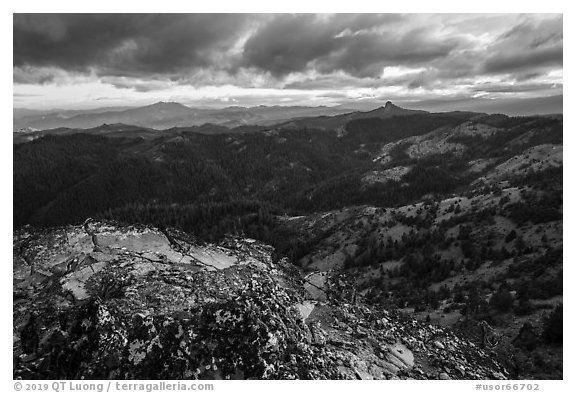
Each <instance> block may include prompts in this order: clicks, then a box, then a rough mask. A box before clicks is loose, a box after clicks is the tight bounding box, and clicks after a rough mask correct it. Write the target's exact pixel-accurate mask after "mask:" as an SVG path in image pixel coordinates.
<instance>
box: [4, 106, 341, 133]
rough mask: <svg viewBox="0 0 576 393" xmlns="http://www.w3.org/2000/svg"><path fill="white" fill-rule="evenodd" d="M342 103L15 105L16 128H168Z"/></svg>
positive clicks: (275, 118) (232, 123)
mask: <svg viewBox="0 0 576 393" xmlns="http://www.w3.org/2000/svg"><path fill="white" fill-rule="evenodd" d="M351 111H352V109H345V108H341V107H336V108H333V107H326V106H319V107H305V106H257V107H250V108H245V107H228V108H223V109H207V108H191V107H188V106H185V105H182V104H179V103H176V102H158V103H155V104H152V105H147V106H143V107H130V108H126V107H119V108H102V109H100V110H98V109H93V110H86V111H67V110H55V111H50V112H44V111H32V110H27V109H21V108H16V109H14V121H13V130H14V131H19V130H26V131H34V130H46V129H52V128H62V127H66V128H83V129H88V128H94V127H98V126H101V125H103V124H117V123H123V124H130V125H134V126H140V127H146V128H155V129H168V128H173V127H191V126H200V125H203V124H206V123H211V124H218V125H223V126H226V127H238V126H242V125H247V124H249V125H254V124H258V125H267V124H271V123H277V122H282V121H287V120H289V119H293V118H299V117H307V116H333V115H339V114H343V113H348V112H351Z"/></svg>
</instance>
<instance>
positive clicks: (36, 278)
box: [13, 221, 507, 379]
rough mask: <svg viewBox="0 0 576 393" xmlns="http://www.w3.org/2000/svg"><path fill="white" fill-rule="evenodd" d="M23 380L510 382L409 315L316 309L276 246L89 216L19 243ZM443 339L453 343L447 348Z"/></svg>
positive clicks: (29, 233)
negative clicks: (200, 237)
mask: <svg viewBox="0 0 576 393" xmlns="http://www.w3.org/2000/svg"><path fill="white" fill-rule="evenodd" d="M14 251H15V252H14V306H13V311H14V328H13V329H14V334H13V336H14V370H13V373H14V377H15V378H23V379H156V378H161V379H247V378H250V379H341V378H348V379H358V378H359V379H385V378H416V379H426V378H429V379H437V378H439V376H440V375H441V376H442V377H444V376H448V377H449V378H451V379H456V378H464V379H474V378H478V379H480V378H481V379H490V378H505V377H506V376H507V371H506V370H505V368H504V367H502V366H501V365H500V364H498V363H497V362H496V361H495V360H494V359H493V358H492V357H491V356H490V355H489V354H487V353H486V352H484V351H483V350H481V349H479V348H477V347H476V346H475V345H474V344H472V343H470V342H468V341H465V340H462V339H460V338H458V337H457V336H456V335H455V334H454V333H452V332H450V331H448V330H445V329H442V328H439V327H435V326H432V325H424V324H421V323H418V322H416V321H413V320H411V319H409V318H405V317H403V316H402V315H400V314H398V313H393V312H388V311H386V310H376V309H371V308H369V307H367V306H365V305H363V304H349V303H347V302H346V301H345V300H343V299H336V298H334V299H331V300H330V301H324V302H322V301H311V300H310V299H309V298H307V294H306V290H305V285H304V281H303V279H302V277H301V275H300V272H299V271H298V270H297V269H296V268H295V267H294V266H292V265H290V264H289V263H288V262H287V261H286V260H281V261H279V262H278V263H272V258H271V253H272V251H273V250H272V249H271V247H269V246H266V245H264V244H261V243H259V242H257V241H254V240H250V239H242V238H233V237H230V238H227V239H226V240H225V241H224V242H222V243H221V244H219V245H210V244H198V243H196V242H195V241H194V239H191V238H190V237H188V236H186V235H185V234H182V233H179V232H176V231H171V230H162V231H160V230H156V229H154V228H148V227H124V226H120V225H115V224H111V223H101V222H94V221H87V222H86V223H85V224H84V225H83V226H78V227H67V228H61V229H55V230H33V229H32V228H24V229H22V230H20V231H17V232H15V234H14ZM439 344H440V345H439Z"/></svg>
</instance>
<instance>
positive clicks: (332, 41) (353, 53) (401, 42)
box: [244, 15, 459, 77]
mask: <svg viewBox="0 0 576 393" xmlns="http://www.w3.org/2000/svg"><path fill="white" fill-rule="evenodd" d="M402 26H404V27H406V26H408V27H409V26H410V20H409V18H408V17H404V16H402V15H335V16H333V17H325V18H318V17H317V16H314V15H282V16H279V17H278V18H275V19H273V20H271V21H269V22H268V24H267V25H265V26H264V27H262V28H261V29H260V30H259V31H257V33H256V34H255V35H253V36H252V37H251V38H250V39H249V40H248V42H246V45H245V47H244V60H245V64H246V65H248V66H254V67H257V68H260V69H262V70H265V71H270V72H271V73H272V74H274V75H277V76H282V75H285V74H289V73H291V72H298V71H304V70H305V69H306V68H307V67H309V66H311V65H315V66H316V67H317V69H318V70H319V71H321V72H332V71H337V70H342V71H346V72H347V73H349V74H351V75H354V76H359V77H366V76H371V77H375V76H378V75H380V74H381V73H382V68H383V67H384V66H386V65H393V64H398V63H401V64H410V65H418V64H422V63H425V62H427V61H430V60H433V59H435V58H438V57H444V56H447V55H448V54H449V53H450V51H451V50H453V49H454V48H455V47H457V46H458V43H459V40H458V38H456V37H454V38H451V39H440V38H437V37H435V35H434V34H431V31H429V30H427V29H426V28H424V27H418V26H412V28H409V29H408V30H407V31H402V32H400V30H401V29H399V28H398V27H402Z"/></svg>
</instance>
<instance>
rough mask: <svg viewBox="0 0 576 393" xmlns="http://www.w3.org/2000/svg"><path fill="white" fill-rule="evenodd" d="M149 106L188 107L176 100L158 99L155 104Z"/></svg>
mask: <svg viewBox="0 0 576 393" xmlns="http://www.w3.org/2000/svg"><path fill="white" fill-rule="evenodd" d="M148 107H152V108H188V107H187V106H185V105H182V104H180V103H178V102H174V101H158V102H155V103H154V104H151V105H148Z"/></svg>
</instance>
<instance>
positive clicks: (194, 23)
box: [13, 14, 563, 102]
mask: <svg viewBox="0 0 576 393" xmlns="http://www.w3.org/2000/svg"><path fill="white" fill-rule="evenodd" d="M562 28H563V21H562V15H557V16H555V15H508V14H499V15H488V16H486V15H476V14H474V15H468V14H464V15H441V14H433V15H422V14H330V15H324V14H320V15H316V14H279V15H274V14H255V15H254V14H42V15H37V14H15V15H14V20H13V32H14V41H13V44H14V49H13V50H14V55H13V59H14V60H13V81H14V83H15V86H17V85H21V86H24V88H25V89H28V90H26V91H31V90H33V88H36V87H42V88H45V89H48V90H47V91H49V89H52V88H55V87H58V86H70V85H74V84H76V85H82V84H83V83H92V84H93V85H98V84H100V85H99V86H104V87H105V88H110V89H116V90H122V94H127V95H128V96H130V95H131V94H132V93H139V94H143V93H149V92H152V93H153V92H156V91H158V92H160V93H159V94H171V93H170V92H171V91H178V90H182V89H184V88H189V87H192V88H193V89H196V88H202V87H205V86H209V87H212V86H216V87H226V86H233V87H234V88H239V89H252V88H256V89H272V90H274V89H276V90H284V92H283V93H282V94H292V93H294V92H293V90H298V91H300V92H299V93H302V92H303V91H304V90H308V91H310V92H311V93H310V94H321V93H320V92H321V91H324V92H326V94H328V95H325V96H326V97H328V96H331V94H333V93H338V90H346V96H348V93H349V92H351V91H353V90H357V91H359V90H365V91H368V90H370V89H380V90H381V91H379V92H377V93H374V94H380V93H382V92H386V94H389V93H390V92H399V93H397V94H399V95H401V94H424V93H428V92H437V91H441V92H442V94H457V93H458V94H459V93H461V92H462V91H464V92H466V93H467V94H470V93H478V92H485V93H496V94H499V93H530V92H534V91H539V90H540V91H550V89H557V90H561V89H562V84H561V78H562V73H561V71H562V59H563V32H562ZM387 67H389V68H387ZM487 81H489V83H488V84H484V82H487ZM554 82H556V83H554ZM103 91H105V89H103ZM312 91H314V92H313V93H312ZM105 93H106V94H110V92H109V91H107V90H106V91H105ZM362 94H364V93H362ZM433 94H437V93H433ZM136 95H138V94H136ZM279 96H280V94H277V95H276V96H275V97H279ZM322 97H324V96H322ZM334 97H335V96H334ZM289 98H290V99H293V98H294V97H292V96H290V97H289ZM242 99H243V100H244V102H246V101H247V100H248V99H247V98H246V96H242ZM256 99H258V98H255V100H256ZM274 99H276V98H274ZM294 99H295V98H294Z"/></svg>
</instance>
